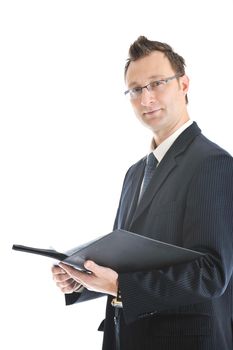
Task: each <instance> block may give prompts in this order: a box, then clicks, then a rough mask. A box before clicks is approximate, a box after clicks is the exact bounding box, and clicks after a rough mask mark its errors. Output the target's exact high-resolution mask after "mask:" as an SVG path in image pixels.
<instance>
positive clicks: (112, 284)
mask: <svg viewBox="0 0 233 350" xmlns="http://www.w3.org/2000/svg"><path fill="white" fill-rule="evenodd" d="M59 266H60V267H61V268H62V269H63V271H64V274H65V275H66V278H68V277H67V276H69V278H70V282H68V286H70V283H71V284H72V283H73V282H71V281H76V283H78V284H81V285H82V286H84V287H85V288H87V289H88V290H90V291H95V292H100V293H104V294H110V295H113V296H116V295H117V289H118V274H117V272H116V271H113V270H112V269H110V268H108V267H103V266H100V265H97V264H96V263H94V261H91V260H87V261H86V262H85V264H84V267H85V268H86V269H87V270H89V271H90V272H91V273H90V274H89V273H86V272H81V271H78V270H77V269H75V268H73V267H71V266H69V265H67V264H64V263H59ZM68 281H69V279H68Z"/></svg>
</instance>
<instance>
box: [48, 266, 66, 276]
mask: <svg viewBox="0 0 233 350" xmlns="http://www.w3.org/2000/svg"><path fill="white" fill-rule="evenodd" d="M51 270H52V273H53V274H54V275H56V274H62V273H66V272H65V271H64V270H63V269H62V268H61V267H60V266H58V265H53V266H52V268H51Z"/></svg>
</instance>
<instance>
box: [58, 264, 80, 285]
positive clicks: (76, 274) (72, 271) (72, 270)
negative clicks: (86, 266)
mask: <svg viewBox="0 0 233 350" xmlns="http://www.w3.org/2000/svg"><path fill="white" fill-rule="evenodd" d="M59 266H61V267H62V269H63V270H64V271H65V272H66V273H67V274H68V275H69V276H70V277H72V278H73V279H75V280H76V281H77V282H79V283H81V282H82V276H83V275H84V274H85V273H83V272H80V271H78V270H77V269H75V268H74V267H72V266H70V265H67V264H63V263H59Z"/></svg>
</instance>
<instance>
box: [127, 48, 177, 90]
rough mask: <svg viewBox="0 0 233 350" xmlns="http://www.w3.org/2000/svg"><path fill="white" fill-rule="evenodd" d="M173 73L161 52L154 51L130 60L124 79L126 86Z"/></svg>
mask: <svg viewBox="0 0 233 350" xmlns="http://www.w3.org/2000/svg"><path fill="white" fill-rule="evenodd" d="M173 73H174V70H173V69H172V67H171V64H170V62H169V60H168V58H167V57H166V56H165V55H164V54H163V53H162V52H160V51H154V52H152V53H151V54H149V55H148V56H145V57H142V58H140V59H138V60H136V61H133V62H130V65H129V67H128V71H127V73H126V77H125V80H126V84H127V85H128V86H132V85H138V84H139V85H140V84H144V83H145V82H146V81H147V80H148V79H151V78H154V79H161V78H163V77H167V76H169V75H172V74H173Z"/></svg>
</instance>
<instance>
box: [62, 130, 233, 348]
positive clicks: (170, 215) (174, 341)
mask: <svg viewBox="0 0 233 350" xmlns="http://www.w3.org/2000/svg"><path fill="white" fill-rule="evenodd" d="M144 168H145V158H144V159H142V160H140V161H139V162H137V163H136V164H134V165H133V166H132V167H131V168H130V169H129V170H128V172H127V174H126V177H125V180H124V184H123V189H122V194H121V199H120V203H119V208H118V212H117V216H116V221H115V226H114V228H122V229H126V230H129V231H131V232H135V233H138V234H142V235H145V236H149V237H151V238H154V239H157V240H161V241H164V242H167V243H171V244H176V245H180V246H182V247H186V248H190V249H194V250H197V251H200V252H204V253H205V256H204V257H201V258H199V259H198V260H195V261H193V262H189V263H186V264H179V265H176V266H171V267H169V268H164V269H161V270H154V271H149V272H137V273H122V274H120V275H119V285H120V289H121V293H122V299H123V306H124V307H123V311H122V316H121V350H139V349H140V350H152V349H153V350H176V349H177V350H232V349H233V336H232V332H233V311H232V310H233V306H232V304H233V277H232V272H233V158H232V157H231V156H230V155H229V154H228V153H227V152H226V151H224V150H223V149H221V148H220V147H219V146H217V145H216V144H214V143H212V142H211V141H209V140H208V139H207V138H205V137H204V136H203V135H202V133H201V131H200V129H199V128H198V126H197V124H196V123H193V124H192V125H191V126H190V127H188V128H187V129H186V130H185V131H184V132H183V133H182V134H181V135H180V136H179V137H178V138H177V140H176V141H175V142H174V144H173V145H172V146H171V148H170V149H169V150H168V152H167V153H166V155H165V157H164V158H163V159H162V161H161V163H160V164H159V166H158V167H157V169H156V173H155V174H154V177H153V179H152V181H151V183H150V184H149V186H148V188H147V190H146V192H145V194H144V196H143V198H142V199H141V201H140V203H139V205H138V206H137V205H136V203H137V196H138V192H139V188H140V185H141V180H142V177H143V172H144ZM93 296H94V294H92V293H89V292H88V291H87V292H86V293H85V292H84V293H83V295H81V296H80V298H79V300H78V301H84V300H87V299H89V298H91V297H93ZM111 299H112V297H109V298H108V303H107V309H106V319H105V322H104V342H103V349H104V350H114V348H115V347H114V324H113V308H112V306H111V305H110V302H111ZM75 300H76V299H75ZM73 301H74V299H73V300H72V296H69V297H67V303H72V302H73Z"/></svg>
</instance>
